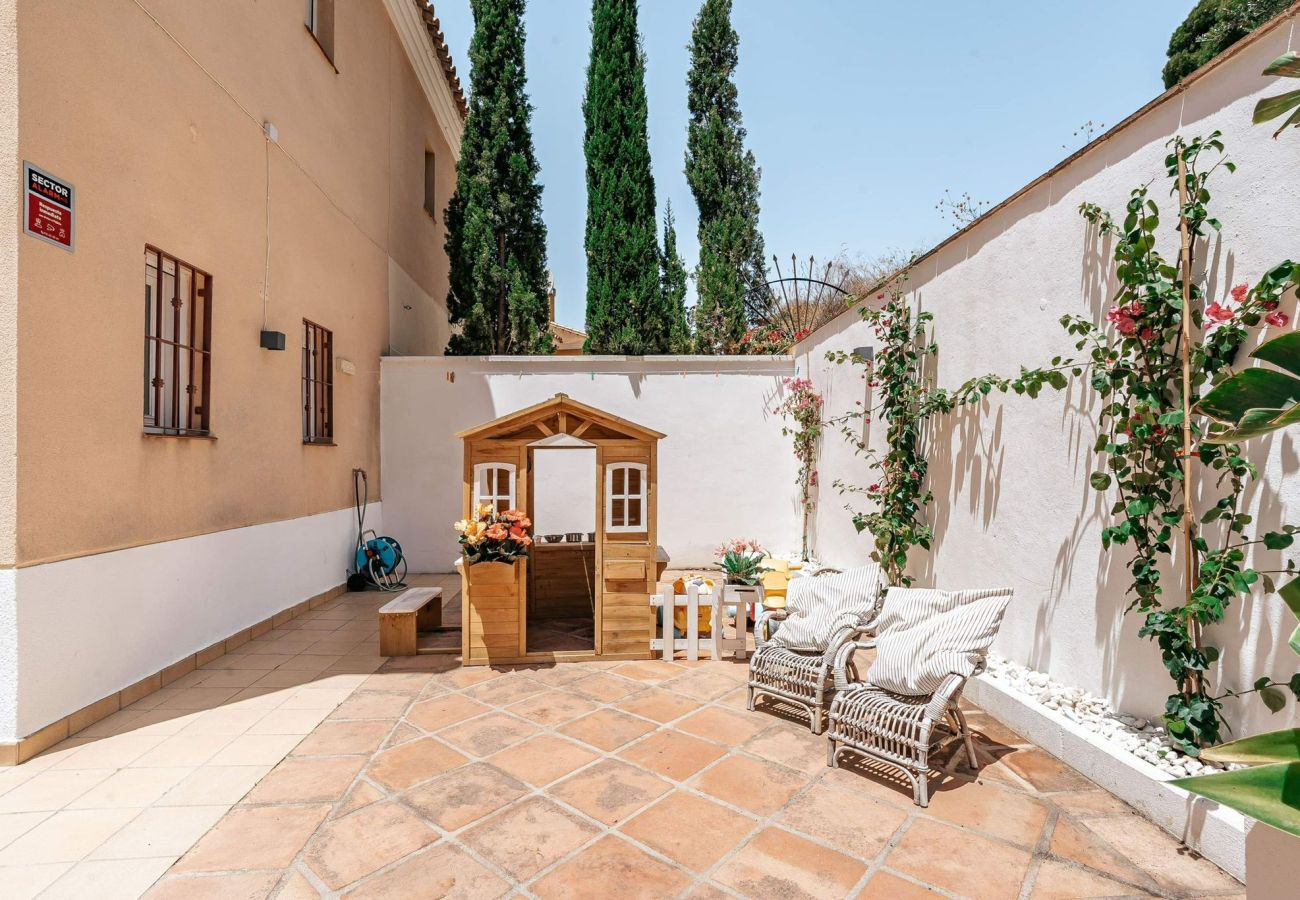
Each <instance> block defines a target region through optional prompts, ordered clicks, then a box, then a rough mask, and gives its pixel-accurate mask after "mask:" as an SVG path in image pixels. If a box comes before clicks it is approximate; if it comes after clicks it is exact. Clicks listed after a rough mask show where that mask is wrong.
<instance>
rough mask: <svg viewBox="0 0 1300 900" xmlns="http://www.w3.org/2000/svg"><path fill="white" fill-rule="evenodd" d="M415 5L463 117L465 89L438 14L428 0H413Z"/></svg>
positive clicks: (465, 104)
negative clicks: (457, 72) (461, 83)
mask: <svg viewBox="0 0 1300 900" xmlns="http://www.w3.org/2000/svg"><path fill="white" fill-rule="evenodd" d="M414 3H415V6H416V8H417V9H419V10H420V16H421V17H422V18H423V19H424V27H425V28H427V29H428V31H429V41H430V42H431V43H432V44H433V52H434V55H436V56H437V57H438V62H439V63H441V64H442V74H443V77H445V78H446V79H447V87H448V88H450V89H451V96H452V99H453V100H454V101H455V103H456V108H457V109H458V110H460V117H461V118H462V119H463V118H465V117H466V116H468V115H469V103H468V102H467V101H466V99H465V91H464V90H463V89H462V88H461V86H460V76H459V75H457V74H456V62H455V60H453V59H452V58H451V50H450V49H449V48H448V47H447V39H446V38H445V37H443V34H442V23H441V22H439V21H438V16H437V14H436V13H435V12H434V9H433V4H432V3H431V2H430V0H414Z"/></svg>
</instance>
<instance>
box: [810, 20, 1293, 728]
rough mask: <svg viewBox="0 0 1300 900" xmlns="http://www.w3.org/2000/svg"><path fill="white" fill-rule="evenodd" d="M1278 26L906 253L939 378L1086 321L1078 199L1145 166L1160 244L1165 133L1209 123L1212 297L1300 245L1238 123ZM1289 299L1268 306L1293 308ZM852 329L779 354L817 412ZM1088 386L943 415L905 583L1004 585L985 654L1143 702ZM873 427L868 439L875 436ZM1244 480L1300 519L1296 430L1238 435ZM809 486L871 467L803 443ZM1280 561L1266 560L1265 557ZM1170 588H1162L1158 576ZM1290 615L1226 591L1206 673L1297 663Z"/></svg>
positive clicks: (1091, 294)
mask: <svg viewBox="0 0 1300 900" xmlns="http://www.w3.org/2000/svg"><path fill="white" fill-rule="evenodd" d="M1287 41H1288V28H1287V27H1286V26H1283V27H1281V28H1277V29H1275V30H1274V31H1273V32H1272V33H1268V34H1265V35H1264V36H1263V38H1262V39H1261V40H1259V41H1257V42H1256V43H1255V44H1253V45H1252V46H1248V47H1246V48H1244V49H1243V50H1242V52H1240V53H1239V54H1237V55H1236V56H1235V57H1234V58H1232V59H1229V60H1227V61H1226V62H1225V63H1224V64H1222V65H1220V66H1218V67H1217V68H1215V69H1213V70H1211V71H1210V72H1209V73H1207V74H1206V76H1205V77H1203V78H1200V79H1198V80H1196V81H1195V82H1193V83H1192V84H1191V85H1190V86H1189V87H1188V89H1187V90H1186V91H1185V92H1184V93H1183V94H1181V95H1178V94H1175V95H1172V96H1170V97H1169V98H1167V99H1166V100H1165V101H1164V102H1163V103H1161V104H1159V105H1158V106H1156V107H1154V108H1153V109H1150V110H1149V111H1147V112H1146V113H1145V114H1143V115H1142V116H1140V117H1139V118H1137V119H1136V120H1135V121H1132V122H1130V123H1129V124H1127V125H1126V126H1121V127H1120V129H1118V130H1117V131H1116V132H1114V133H1112V134H1110V135H1109V136H1108V137H1107V138H1106V139H1104V140H1102V141H1101V142H1099V143H1098V144H1096V145H1095V146H1093V147H1092V148H1091V149H1089V150H1088V151H1087V152H1085V153H1083V154H1082V155H1080V156H1079V157H1078V158H1076V159H1074V160H1073V161H1072V162H1071V163H1070V164H1069V165H1067V166H1065V167H1064V168H1063V169H1061V170H1060V171H1058V172H1056V173H1055V174H1053V175H1052V176H1051V177H1050V178H1048V179H1047V180H1046V181H1045V182H1043V183H1040V184H1038V185H1037V186H1036V187H1033V188H1032V189H1030V190H1028V191H1027V192H1026V193H1024V194H1023V195H1021V196H1019V197H1018V198H1016V199H1014V200H1013V201H1012V202H1010V203H1009V205H1007V206H1006V207H1004V208H1002V209H1000V210H995V211H994V212H993V213H992V214H991V215H989V216H988V217H987V219H986V220H982V221H981V222H979V223H977V224H976V225H975V226H973V227H972V228H970V229H969V230H968V231H967V232H965V233H964V234H962V235H960V236H958V238H957V239H956V240H955V241H953V242H952V243H950V244H948V245H947V246H944V247H942V248H940V249H939V250H938V251H937V252H936V253H934V254H933V255H932V256H931V257H929V258H927V259H925V260H923V261H922V262H921V264H920V265H919V266H918V268H917V269H916V270H915V271H914V272H913V273H912V275H911V278H910V280H909V282H908V288H909V290H910V291H911V298H912V300H913V302H914V303H915V304H916V305H917V306H919V307H922V308H925V309H928V310H929V311H931V312H933V313H934V314H935V315H936V323H935V324H936V329H935V332H936V336H937V338H938V341H939V344H940V348H941V349H940V357H939V360H938V363H937V378H938V381H939V383H941V384H943V385H947V386H955V385H957V384H960V383H961V382H962V381H963V380H965V379H966V378H968V377H970V376H973V375H976V374H979V373H983V372H999V373H1005V374H1014V373H1015V372H1016V371H1017V370H1018V368H1019V367H1020V366H1021V365H1029V366H1034V365H1046V364H1047V363H1048V362H1049V360H1050V359H1051V358H1052V357H1053V356H1055V355H1058V354H1060V355H1069V354H1072V353H1074V352H1075V351H1074V349H1073V342H1072V339H1070V337H1069V336H1068V335H1067V334H1066V333H1065V331H1064V330H1063V329H1062V328H1061V326H1060V324H1059V321H1058V320H1059V319H1060V317H1061V316H1062V315H1063V314H1065V313H1079V314H1083V315H1088V316H1093V317H1099V316H1100V315H1101V314H1102V313H1103V312H1104V308H1105V306H1106V305H1107V300H1108V299H1109V297H1110V296H1111V295H1112V294H1113V290H1114V284H1113V282H1112V281H1111V279H1110V273H1111V271H1112V269H1111V266H1110V265H1109V258H1110V248H1109V246H1107V245H1105V244H1099V243H1097V242H1095V241H1094V240H1092V239H1091V238H1089V236H1088V232H1087V230H1086V229H1085V223H1084V221H1083V220H1082V219H1081V218H1080V216H1079V214H1078V212H1077V210H1078V207H1079V204H1080V203H1082V202H1084V201H1092V202H1096V203H1100V204H1101V205H1103V206H1105V207H1107V208H1109V209H1111V210H1115V211H1118V212H1119V213H1120V214H1121V216H1122V210H1123V206H1124V203H1125V202H1126V200H1127V198H1128V196H1129V192H1130V190H1131V189H1132V188H1133V187H1135V186H1137V185H1140V184H1142V183H1144V182H1148V181H1150V180H1152V179H1153V178H1154V179H1157V184H1156V185H1155V187H1154V189H1153V191H1152V197H1153V199H1155V200H1156V201H1157V202H1158V203H1160V204H1161V206H1162V209H1164V210H1166V211H1168V213H1167V214H1166V215H1165V216H1164V224H1163V229H1164V231H1163V240H1164V248H1163V249H1164V251H1165V252H1166V253H1167V255H1168V256H1169V258H1171V259H1172V258H1174V257H1175V255H1176V253H1177V243H1176V234H1175V233H1174V231H1173V230H1172V227H1171V223H1172V222H1173V221H1174V217H1173V215H1172V201H1171V200H1170V199H1169V197H1168V194H1167V182H1165V180H1164V177H1163V161H1164V157H1165V154H1166V150H1165V143H1166V141H1167V140H1168V139H1169V138H1170V137H1171V136H1172V135H1173V134H1175V133H1178V132H1180V133H1182V134H1184V135H1187V136H1192V135H1198V134H1199V135H1207V134H1209V133H1210V132H1211V131H1214V130H1216V129H1217V130H1220V131H1222V132H1223V134H1224V140H1225V141H1226V143H1227V146H1228V150H1229V153H1230V155H1231V157H1232V158H1233V159H1234V160H1235V161H1236V162H1237V163H1238V164H1239V166H1240V169H1239V170H1238V172H1237V173H1236V174H1235V175H1230V174H1227V173H1226V172H1222V173H1220V175H1219V176H1218V177H1216V178H1215V179H1214V182H1213V183H1212V185H1211V190H1212V191H1213V192H1214V214H1215V215H1217V216H1218V217H1219V218H1220V219H1222V221H1223V223H1224V228H1223V232H1222V235H1221V236H1220V237H1217V238H1215V239H1214V240H1212V241H1211V242H1210V243H1209V245H1208V247H1202V248H1200V250H1199V254H1200V259H1202V260H1203V261H1205V262H1206V264H1207V265H1208V267H1209V269H1208V272H1209V283H1210V284H1211V285H1212V291H1211V293H1212V295H1213V296H1215V297H1221V296H1223V295H1224V294H1225V293H1226V291H1227V290H1228V288H1229V287H1230V286H1231V285H1233V284H1236V283H1240V282H1243V281H1249V282H1251V283H1253V282H1254V281H1255V280H1257V279H1258V278H1259V276H1260V275H1261V274H1262V273H1263V272H1264V271H1265V270H1266V269H1268V268H1269V267H1271V266H1272V265H1274V264H1276V263H1277V262H1280V261H1281V260H1283V259H1286V258H1288V257H1291V258H1296V257H1297V256H1298V255H1300V217H1297V215H1296V210H1297V209H1300V182H1297V181H1296V178H1295V172H1296V171H1297V166H1298V164H1300V133H1297V132H1294V131H1292V132H1289V133H1288V134H1286V135H1284V136H1283V137H1282V138H1280V139H1279V140H1277V141H1274V140H1273V139H1272V138H1271V133H1272V128H1269V127H1263V126H1254V125H1252V124H1251V122H1250V118H1251V110H1252V109H1253V107H1254V105H1255V102H1256V100H1257V99H1258V98H1259V97H1260V96H1265V95H1269V94H1272V93H1277V92H1279V91H1280V90H1283V89H1284V88H1285V87H1286V85H1282V84H1278V83H1276V81H1275V80H1273V79H1267V78H1261V77H1260V76H1259V73H1260V71H1261V70H1262V69H1263V68H1264V66H1265V65H1266V64H1267V63H1268V62H1269V61H1270V60H1272V59H1273V58H1274V57H1275V56H1277V55H1279V54H1281V53H1282V52H1284V51H1285V50H1286V49H1287ZM1294 307H1295V299H1294V297H1290V298H1288V299H1287V301H1286V303H1285V306H1284V309H1286V310H1287V311H1288V312H1290V313H1291V314H1292V317H1293V318H1294V317H1295V309H1294ZM870 343H871V335H870V333H869V330H868V329H867V328H866V326H864V325H863V323H862V322H861V321H860V320H859V318H858V316H857V315H856V314H854V313H852V312H850V313H848V314H845V315H842V316H841V317H840V319H839V320H837V321H836V322H834V323H833V324H832V325H830V326H828V327H826V328H824V329H823V330H821V331H819V332H818V333H816V334H814V335H813V336H812V337H811V338H810V339H809V340H807V341H806V342H805V343H804V344H803V345H801V346H800V347H798V348H797V358H798V360H799V361H800V363H801V364H802V365H803V366H804V367H805V368H807V369H810V370H811V371H812V373H813V375H812V377H813V379H814V381H815V383H816V384H817V386H818V387H819V388H820V389H821V390H822V391H823V392H824V393H825V395H826V401H827V413H828V414H829V415H835V414H837V413H840V412H843V411H845V410H847V409H849V408H850V407H851V406H852V404H853V402H854V401H856V400H859V399H861V398H862V394H863V390H864V386H863V384H862V382H861V380H859V378H858V377H857V374H856V373H855V372H851V371H846V370H845V369H844V368H842V367H836V366H834V365H832V364H829V363H827V362H826V360H825V354H826V351H828V350H833V349H845V350H848V349H852V348H853V347H856V346H862V345H866V344H870ZM1096 405H1097V398H1096V395H1095V393H1094V392H1093V391H1092V390H1091V389H1090V388H1088V387H1087V386H1086V385H1084V384H1079V383H1072V384H1071V385H1070V387H1069V389H1068V390H1067V391H1066V392H1064V393H1056V392H1051V391H1049V392H1045V393H1044V394H1043V395H1042V396H1040V397H1039V398H1038V399H1037V400H1028V399H1023V398H1016V397H1014V396H1013V397H1010V398H1003V397H1001V396H995V397H994V398H993V399H991V400H990V401H989V402H987V403H985V404H983V405H982V406H981V407H980V408H979V409H978V410H977V411H976V410H971V411H968V412H963V413H960V414H957V415H954V416H952V417H951V418H950V419H948V420H947V421H946V422H945V423H943V425H942V426H941V427H939V428H938V429H937V431H936V433H935V434H934V435H933V439H932V444H931V450H930V461H931V474H932V477H933V482H934V493H935V498H936V502H935V505H934V508H933V510H932V521H933V523H934V525H935V527H936V529H937V531H938V541H937V544H936V547H935V551H934V554H933V555H932V556H929V557H926V556H924V555H922V556H921V557H918V558H917V560H916V562H915V563H914V564H913V565H912V567H911V568H912V570H913V571H914V572H915V573H916V574H917V576H918V578H919V583H920V584H923V585H924V584H931V583H933V584H937V585H939V586H941V587H948V588H960V587H978V586H993V585H1003V584H1007V585H1011V586H1013V587H1014V588H1015V601H1014V603H1013V604H1012V606H1011V609H1010V611H1009V613H1008V616H1007V619H1006V622H1005V624H1004V626H1003V629H1002V633H1001V635H1000V637H999V639H998V643H997V646H996V650H997V651H998V652H1000V653H1002V654H1004V655H1006V656H1008V657H1010V658H1012V659H1015V660H1016V661H1018V662H1021V663H1024V664H1028V665H1030V666H1033V667H1035V668H1039V669H1044V670H1047V671H1049V672H1050V673H1052V674H1053V675H1054V676H1055V677H1057V678H1059V679H1061V680H1062V681H1065V682H1067V683H1070V684H1075V685H1078V686H1081V687H1084V688H1086V689H1088V690H1091V691H1096V692H1099V693H1102V694H1104V695H1106V696H1108V697H1110V698H1111V699H1112V700H1114V701H1115V702H1116V703H1117V704H1118V705H1119V706H1120V707H1121V708H1123V709H1126V710H1131V711H1133V712H1138V713H1143V714H1153V713H1157V712H1159V711H1160V709H1161V708H1162V707H1163V702H1164V698H1165V696H1166V695H1167V694H1168V693H1169V692H1170V685H1171V682H1170V681H1169V679H1168V677H1167V675H1166V674H1165V672H1164V670H1163V667H1162V666H1161V664H1160V657H1159V652H1158V650H1157V649H1156V648H1155V647H1154V645H1152V644H1150V643H1149V642H1147V641H1144V640H1139V639H1138V638H1137V630H1138V628H1139V625H1140V622H1139V619H1138V618H1137V617H1136V616H1130V617H1124V616H1123V615H1122V613H1123V609H1124V607H1125V606H1126V605H1127V602H1128V599H1129V598H1127V597H1125V595H1124V588H1125V585H1126V578H1125V574H1126V573H1125V569H1124V565H1123V563H1124V561H1125V559H1126V557H1125V556H1124V553H1123V550H1122V548H1121V549H1120V551H1119V552H1118V553H1113V554H1103V552H1102V549H1101V542H1100V538H1099V532H1100V529H1101V528H1102V526H1103V525H1104V524H1105V523H1106V522H1107V518H1108V510H1109V506H1110V504H1111V502H1112V500H1113V498H1111V497H1104V496H1102V495H1101V494H1099V493H1097V492H1096V491H1094V490H1092V489H1091V488H1090V487H1089V485H1088V483H1087V481H1088V475H1089V473H1090V472H1092V471H1094V470H1096V469H1097V468H1098V460H1097V458H1096V455H1095V454H1094V453H1093V451H1092V446H1093V442H1094V440H1095V436H1096V430H1095V424H1094V423H1095V421H1096ZM872 438H873V441H874V442H875V443H876V445H877V446H879V444H880V442H881V431H880V430H879V429H878V428H875V430H873V432H872ZM1252 446H1253V452H1254V456H1255V458H1256V461H1257V462H1258V463H1259V465H1260V467H1261V473H1262V474H1263V484H1262V487H1261V488H1260V489H1259V490H1257V491H1256V492H1254V494H1253V495H1252V497H1251V504H1252V506H1253V511H1254V514H1255V515H1256V525H1257V526H1258V527H1259V528H1260V529H1261V530H1268V529H1270V528H1275V527H1277V525H1278V524H1279V523H1281V522H1300V479H1297V478H1296V477H1295V476H1296V473H1297V470H1298V469H1300V433H1297V432H1296V431H1295V430H1292V431H1290V432H1287V433H1284V434H1280V435H1278V436H1276V437H1274V438H1272V439H1271V440H1268V441H1263V442H1258V443H1255V444H1253V445H1252ZM821 475H822V483H823V484H824V485H828V484H830V482H831V481H832V480H833V479H834V478H836V477H844V478H846V479H848V480H850V481H852V482H854V483H857V484H865V483H867V482H868V481H869V480H871V479H870V477H869V475H868V473H867V471H866V466H865V463H864V462H863V461H862V460H860V459H856V458H854V456H853V454H852V453H851V452H850V451H849V449H848V447H847V446H846V445H845V444H844V443H843V442H842V441H841V440H840V439H838V438H837V437H836V436H834V435H831V436H829V437H828V438H827V440H826V442H825V446H824V447H823V449H822V456H821ZM816 540H817V544H818V547H819V549H820V551H821V552H822V554H823V556H824V558H826V559H827V560H828V561H830V562H832V563H840V564H843V563H848V562H853V561H857V560H860V559H862V558H864V557H865V556H866V555H867V553H868V552H869V550H870V542H869V539H868V538H867V537H865V536H864V537H859V536H857V535H856V534H854V532H853V528H852V525H851V523H850V521H849V518H848V515H847V513H844V512H843V511H842V510H840V509H838V508H837V506H836V504H835V503H832V502H823V503H822V504H821V506H820V509H819V511H818V514H817V516H816ZM1283 560H1284V557H1283ZM1256 563H1257V564H1258V565H1259V566H1260V567H1262V568H1270V569H1272V568H1279V567H1280V565H1279V564H1278V563H1279V555H1278V554H1273V553H1268V554H1267V555H1265V554H1260V555H1259V557H1258V558H1257V560H1256ZM1167 590H1168V591H1169V592H1170V593H1173V594H1176V593H1177V591H1178V587H1177V582H1176V581H1175V580H1173V579H1172V578H1171V579H1170V580H1169V581H1168V582H1167ZM1294 626H1295V619H1294V618H1293V617H1292V616H1291V615H1290V614H1289V613H1288V612H1287V611H1286V610H1285V608H1284V607H1283V605H1282V603H1281V601H1279V600H1278V599H1277V598H1276V597H1256V598H1255V599H1253V600H1251V601H1248V602H1245V603H1238V604H1236V605H1235V606H1234V607H1233V608H1232V610H1231V611H1230V612H1229V614H1228V618H1227V621H1226V622H1225V623H1224V624H1223V625H1221V626H1219V627H1217V628H1215V629H1212V631H1211V634H1210V640H1211V641H1213V642H1216V643H1218V644H1219V645H1220V646H1223V647H1224V648H1225V651H1226V652H1225V656H1224V660H1223V664H1222V666H1221V667H1220V668H1221V671H1219V672H1216V673H1215V680H1216V682H1217V683H1219V684H1220V685H1221V686H1222V687H1223V688H1240V687H1243V686H1246V685H1248V684H1249V683H1250V682H1251V681H1252V680H1253V679H1254V678H1255V677H1256V676H1257V675H1260V674H1271V675H1273V676H1274V677H1278V678H1281V679H1283V680H1285V679H1286V678H1288V677H1289V676H1290V675H1291V673H1293V672H1294V671H1296V669H1297V659H1296V657H1295V655H1294V654H1292V653H1291V651H1290V650H1289V649H1288V648H1287V647H1286V637H1287V636H1288V635H1289V634H1290V631H1291V629H1292V628H1293V627H1294ZM1225 712H1226V713H1227V716H1228V719H1229V721H1230V722H1231V723H1232V725H1233V727H1234V728H1235V729H1237V731H1238V733H1241V731H1242V730H1243V729H1244V730H1251V731H1253V730H1258V729H1261V728H1266V727H1282V726H1283V725H1285V724H1287V723H1288V720H1289V721H1297V720H1300V716H1297V715H1296V712H1295V707H1294V704H1291V705H1290V706H1288V709H1287V710H1286V712H1285V713H1282V714H1278V715H1277V716H1272V717H1270V716H1269V715H1268V714H1267V712H1266V711H1265V710H1264V708H1263V704H1262V703H1259V702H1258V700H1253V699H1252V700H1250V701H1229V702H1228V703H1227V704H1226V707H1225Z"/></svg>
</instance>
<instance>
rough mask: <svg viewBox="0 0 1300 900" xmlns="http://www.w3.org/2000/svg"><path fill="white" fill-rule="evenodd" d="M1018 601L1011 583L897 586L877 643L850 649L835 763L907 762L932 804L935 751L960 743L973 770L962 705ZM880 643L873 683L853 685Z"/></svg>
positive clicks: (834, 740) (917, 789)
mask: <svg viewBox="0 0 1300 900" xmlns="http://www.w3.org/2000/svg"><path fill="white" fill-rule="evenodd" d="M1010 602H1011V590H1010V589H1009V588H991V589H977V590H964V591H941V590H937V589H935V588H911V589H909V588H898V587H894V588H890V589H889V591H888V592H887V594H886V596H885V602H884V605H883V607H882V609H881V612H880V615H879V616H878V618H877V620H876V623H875V624H876V626H877V636H876V638H875V639H874V640H873V641H855V642H853V643H852V644H850V645H849V646H848V647H846V648H845V649H844V650H843V651H842V652H843V653H844V654H845V661H844V663H843V664H842V665H841V666H839V668H838V669H837V672H838V673H839V674H838V675H837V682H838V683H837V684H836V689H837V690H836V693H835V697H834V700H833V701H832V702H831V706H830V727H829V729H828V730H827V733H826V739H827V742H828V743H827V747H826V764H827V765H829V766H831V767H835V766H836V765H837V764H838V762H839V756H840V754H841V753H856V754H858V755H859V756H864V757H866V758H867V759H870V760H875V761H877V762H882V763H885V764H887V765H889V766H892V767H894V768H897V769H900V770H901V771H902V772H903V774H904V775H905V776H907V779H908V780H909V781H910V782H911V783H912V799H913V800H914V801H915V802H916V805H917V806H928V805H929V804H930V782H929V779H930V756H931V754H932V753H934V752H936V751H937V750H939V749H940V748H942V747H945V746H947V745H948V744H950V743H952V742H953V741H961V742H962V744H964V746H965V751H966V756H967V757H968V758H969V760H970V765H971V768H972V769H976V770H978V768H979V762H978V760H977V759H976V757H975V744H974V742H973V741H972V740H971V733H970V729H969V728H968V727H967V726H966V717H965V716H964V715H962V711H961V708H960V707H959V706H958V703H959V701H960V700H961V692H962V690H963V689H964V688H965V687H966V682H967V681H968V680H969V679H971V678H973V677H975V676H976V675H978V674H979V673H981V672H983V671H984V668H985V665H986V660H987V658H988V650H989V646H990V645H991V644H992V643H993V640H994V638H995V637H996V636H997V632H998V628H999V627H1000V626H1001V624H1002V616H1003V613H1004V612H1005V611H1006V608H1007V605H1008V604H1009V603H1010ZM872 647H875V648H876V658H875V660H874V661H873V662H872V664H871V669H870V670H869V671H868V672H867V679H866V683H865V684H849V683H848V675H847V672H848V670H849V666H850V664H851V658H852V655H853V654H854V653H855V652H856V651H857V650H865V649H871V648H872Z"/></svg>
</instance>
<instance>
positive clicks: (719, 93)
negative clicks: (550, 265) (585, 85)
mask: <svg viewBox="0 0 1300 900" xmlns="http://www.w3.org/2000/svg"><path fill="white" fill-rule="evenodd" d="M739 44H740V39H739V37H738V36H737V34H736V31H735V29H734V28H732V26H731V0H704V5H703V6H701V7H700V12H699V15H697V16H696V17H695V24H694V26H693V28H692V31H691V48H690V49H691V68H690V72H689V74H688V75H687V77H686V87H687V105H688V107H689V111H690V120H689V124H688V126H687V136H686V180H687V182H688V183H689V184H690V186H691V193H692V194H694V195H695V204H696V206H697V207H698V208H699V213H700V215H699V238H700V261H699V266H698V268H697V269H696V292H697V294H698V301H697V304H696V307H695V334H696V350H697V352H700V353H736V352H739V351H740V350H741V348H742V344H741V339H742V338H743V337H744V335H745V331H746V329H747V328H748V326H749V325H750V324H753V323H755V322H757V321H759V320H761V318H762V314H763V311H764V310H765V308H766V306H767V285H766V281H767V262H766V260H765V258H764V256H765V254H764V250H763V236H762V235H761V234H760V233H759V230H758V197H759V189H758V181H759V169H758V165H757V163H756V162H755V160H754V154H753V153H752V152H751V151H748V150H746V149H745V128H744V126H743V125H742V124H741V116H740V104H739V101H738V97H737V91H736V85H735V82H734V80H733V79H734V76H735V71H736V64H737V62H738V61H739Z"/></svg>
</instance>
